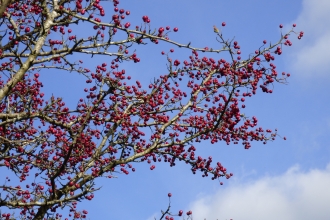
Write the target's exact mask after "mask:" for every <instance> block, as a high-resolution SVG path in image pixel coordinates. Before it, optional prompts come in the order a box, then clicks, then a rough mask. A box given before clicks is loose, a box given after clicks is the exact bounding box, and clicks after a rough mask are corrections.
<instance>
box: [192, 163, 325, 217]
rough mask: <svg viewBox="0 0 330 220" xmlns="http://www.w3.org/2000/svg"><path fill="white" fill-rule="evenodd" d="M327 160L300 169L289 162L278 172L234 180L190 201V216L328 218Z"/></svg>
mask: <svg viewBox="0 0 330 220" xmlns="http://www.w3.org/2000/svg"><path fill="white" fill-rule="evenodd" d="M329 186H330V164H329V165H328V166H327V167H326V169H325V170H318V169H313V170H310V171H308V172H303V171H301V170H300V169H299V166H293V167H292V168H290V169H289V170H288V171H287V172H286V173H284V174H283V175H279V176H266V177H262V178H260V179H258V180H255V181H253V182H250V183H236V184H234V185H233V186H228V187H227V188H225V189H220V190H219V191H218V192H217V193H215V194H214V195H209V196H204V197H201V198H199V199H197V200H196V201H194V202H193V203H192V204H191V205H190V209H191V210H192V211H193V218H194V219H207V220H215V219H219V220H224V219H233V220H240V219H248V220H249V219H253V220H259V219H260V220H263V219H267V220H273V219H274V220H278V219H285V220H310V219H319V220H323V219H324V220H325V219H330V208H329V207H330V190H329Z"/></svg>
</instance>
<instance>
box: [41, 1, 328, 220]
mask: <svg viewBox="0 0 330 220" xmlns="http://www.w3.org/2000/svg"><path fill="white" fill-rule="evenodd" d="M102 5H103V7H104V8H105V9H106V10H107V11H108V13H107V16H109V17H110V16H111V14H112V4H111V2H107V1H104V2H102ZM119 8H124V9H125V10H130V11H131V15H130V16H129V18H128V20H129V21H130V22H131V23H132V26H131V27H134V26H135V25H140V24H141V22H142V19H141V17H142V16H143V15H148V16H149V17H150V19H151V25H152V27H154V28H157V29H158V27H160V26H166V25H169V26H171V27H178V28H179V31H178V32H177V33H175V34H174V33H172V34H171V36H170V37H171V39H173V40H176V41H178V42H180V43H188V42H191V44H192V46H196V47H205V46H208V47H212V48H218V47H219V46H220V45H219V44H217V42H216V40H215V34H214V33H213V28H212V27H213V25H217V26H218V27H220V26H221V23H222V22H223V21H225V22H226V23H227V25H226V27H225V28H223V29H222V32H223V35H224V36H225V37H226V38H228V39H229V38H232V37H235V39H236V40H237V41H238V42H239V44H240V45H241V50H242V57H243V58H245V57H247V56H248V55H249V54H250V53H252V52H253V51H255V50H256V49H257V48H258V47H259V46H261V45H262V41H263V40H264V39H266V40H267V41H268V42H275V41H277V40H278V39H279V37H280V29H279V24H283V25H284V30H286V29H288V28H291V26H292V24H293V23H296V24H297V27H296V31H301V30H302V31H304V32H305V34H304V37H303V39H302V40H301V41H298V40H297V39H296V37H295V36H294V37H292V38H291V39H292V42H293V46H292V47H290V48H289V47H285V48H284V50H283V51H284V52H283V55H281V56H277V57H276V62H275V65H276V66H277V69H278V70H279V71H280V72H282V71H285V72H289V73H290V74H291V77H290V78H289V84H288V85H282V84H275V86H274V89H273V90H274V92H273V94H264V93H260V92H259V93H258V94H257V95H256V96H255V97H253V98H251V99H250V100H248V101H247V108H246V112H245V113H246V115H247V116H251V117H252V116H254V115H255V116H257V118H258V122H259V125H261V126H263V127H266V128H272V129H275V128H277V129H278V132H279V134H280V135H281V136H286V137H287V140H286V141H284V140H283V139H281V138H278V139H277V140H276V141H274V142H269V143H268V144H267V145H263V144H262V143H257V142H254V143H252V147H251V148H250V149H249V150H244V147H242V146H241V145H229V146H227V145H226V144H225V143H220V142H218V143H217V144H215V145H211V144H210V143H208V142H202V143H200V144H199V145H198V144H196V145H195V146H196V148H197V153H198V154H200V155H203V156H209V155H211V156H212V157H213V161H220V162H221V163H222V164H223V165H224V166H225V167H226V168H227V170H228V171H229V172H233V173H234V176H233V177H232V178H231V179H229V180H226V179H223V180H221V181H223V182H224V185H223V186H220V185H219V182H218V181H212V180H210V179H209V178H202V177H201V175H200V174H199V173H197V174H196V175H193V174H192V173H191V171H190V169H189V166H186V165H185V164H180V163H178V164H177V166H175V167H169V166H168V164H161V163H157V164H156V169H155V170H153V171H150V170H149V166H148V165H147V164H140V165H138V166H137V171H136V172H135V173H131V174H130V175H119V176H118V178H116V179H102V180H99V181H98V182H97V183H98V185H99V186H102V189H101V190H100V191H98V192H96V193H95V199H94V200H93V201H92V202H83V203H82V204H81V205H79V207H80V208H81V209H83V208H86V209H88V211H89V214H88V217H89V218H90V219H115V220H124V219H125V220H127V219H128V220H129V219H148V220H149V219H150V220H151V219H154V217H156V218H157V217H159V216H160V210H161V209H162V210H165V209H166V208H167V205H168V197H167V193H169V192H171V193H172V194H173V196H172V199H171V207H172V209H171V210H172V212H173V213H177V212H178V211H179V210H180V209H182V210H184V212H187V211H188V210H192V212H193V219H195V220H199V219H204V218H206V219H207V220H213V219H219V220H224V219H230V218H232V219H237V220H238V219H268V220H271V219H288V220H291V219H292V220H294V219H300V220H304V219H306V220H307V219H328V218H329V216H330V206H329V204H330V190H329V186H330V146H329V137H330V113H329V112H330V104H329V100H330V92H329V89H328V86H329V85H330V83H329V80H330V73H329V69H330V50H329V48H330V26H329V22H330V14H329V13H328V12H329V11H330V1H329V0H290V1H285V0H277V1H265V0H250V1H223V0H208V1H191V0H190V1H188V0H179V1H178V0H167V1H159V0H144V1H125V2H124V1H122V2H121V4H120V5H119ZM107 11H106V12H107ZM104 20H106V19H104ZM81 27H82V28H81V29H79V31H80V32H81V33H83V31H84V30H83V26H81ZM79 28H80V27H79ZM170 48H174V49H175V53H174V54H173V58H174V57H175V58H177V59H181V60H185V59H188V56H189V54H190V53H189V51H187V50H184V49H180V50H179V49H178V48H176V47H174V46H171V45H168V44H165V43H162V42H161V43H160V44H159V45H150V46H146V47H137V54H138V55H139V57H140V58H141V62H140V63H138V64H134V63H132V62H131V63H124V64H123V65H122V66H121V67H122V68H125V69H126V73H127V75H130V76H132V78H133V79H139V80H140V81H141V83H142V85H145V86H146V85H148V84H149V82H150V80H151V79H152V78H153V77H157V76H159V75H161V74H164V73H166V58H165V57H164V56H161V51H162V50H164V51H169V49H170ZM209 56H210V57H212V55H209ZM225 56H227V55H226V54H225V53H223V54H221V53H220V54H214V55H213V57H214V59H220V58H222V57H225ZM109 59H111V58H106V57H101V58H95V57H94V59H89V60H88V66H90V67H91V69H92V68H93V67H94V66H96V65H98V64H99V63H100V62H102V60H104V61H109ZM86 63H87V62H85V65H87V64H86ZM49 73H50V72H49ZM49 73H48V72H44V73H43V72H41V80H42V81H43V82H45V83H44V84H45V87H44V89H45V91H46V93H48V96H49V95H51V93H54V94H55V95H56V96H63V97H64V101H66V103H70V102H71V103H73V105H75V103H76V102H77V98H78V97H79V95H80V94H81V90H82V89H83V88H84V87H85V84H84V83H83V82H84V80H83V78H80V77H79V76H77V75H75V74H74V73H70V74H68V73H60V72H59V73H56V74H55V73H54V72H52V74H49ZM76 91H77V92H76Z"/></svg>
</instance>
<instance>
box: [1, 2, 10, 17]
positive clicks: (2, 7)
mask: <svg viewBox="0 0 330 220" xmlns="http://www.w3.org/2000/svg"><path fill="white" fill-rule="evenodd" d="M12 1H13V0H1V1H0V2H1V6H0V17H2V14H3V13H4V12H5V11H6V8H7V7H8V5H9V4H10V3H11V2H12Z"/></svg>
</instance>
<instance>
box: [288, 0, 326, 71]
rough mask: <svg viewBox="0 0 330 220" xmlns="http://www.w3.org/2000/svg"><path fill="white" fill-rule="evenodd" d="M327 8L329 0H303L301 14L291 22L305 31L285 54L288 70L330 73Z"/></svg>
mask: <svg viewBox="0 0 330 220" xmlns="http://www.w3.org/2000/svg"><path fill="white" fill-rule="evenodd" d="M329 11H330V1H329V0H317V1H316V0H304V1H303V7H302V11H301V13H300V14H299V16H298V17H297V19H296V20H295V21H293V22H292V23H297V28H296V29H297V30H303V31H304V33H305V34H304V37H303V39H302V42H301V43H299V46H296V47H293V48H292V50H290V51H289V53H288V56H289V60H290V64H292V63H293V66H292V69H293V70H294V72H296V73H297V74H300V75H301V76H305V77H315V76H323V77H325V76H326V77H328V76H329V75H330V74H329V69H330V50H329V48H330V25H329V21H330V13H329Z"/></svg>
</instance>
